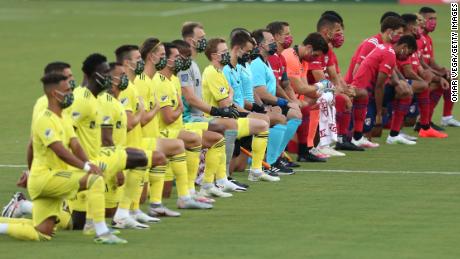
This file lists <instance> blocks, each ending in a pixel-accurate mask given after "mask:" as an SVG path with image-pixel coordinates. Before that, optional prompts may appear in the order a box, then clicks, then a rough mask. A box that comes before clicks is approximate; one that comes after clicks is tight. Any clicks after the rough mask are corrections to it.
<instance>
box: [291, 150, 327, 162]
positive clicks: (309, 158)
mask: <svg viewBox="0 0 460 259" xmlns="http://www.w3.org/2000/svg"><path fill="white" fill-rule="evenodd" d="M326 161H327V160H326V159H324V158H319V157H317V156H315V155H313V154H312V153H310V152H307V154H305V155H299V156H298V157H297V162H326Z"/></svg>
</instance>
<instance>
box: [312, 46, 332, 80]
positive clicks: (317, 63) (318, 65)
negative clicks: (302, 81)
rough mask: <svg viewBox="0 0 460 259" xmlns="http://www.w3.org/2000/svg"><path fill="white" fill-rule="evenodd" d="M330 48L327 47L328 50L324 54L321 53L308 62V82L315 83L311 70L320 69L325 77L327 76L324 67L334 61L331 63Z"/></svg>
mask: <svg viewBox="0 0 460 259" xmlns="http://www.w3.org/2000/svg"><path fill="white" fill-rule="evenodd" d="M331 56H332V49H331V48H329V51H328V52H327V53H326V54H325V55H321V56H319V57H317V58H315V59H314V60H312V61H310V62H308V73H307V79H308V83H309V84H314V83H317V81H316V80H315V77H314V76H313V74H312V71H313V70H322V71H323V72H324V74H325V75H326V78H327V77H328V75H327V73H326V68H327V67H329V66H333V65H334V63H332V59H331Z"/></svg>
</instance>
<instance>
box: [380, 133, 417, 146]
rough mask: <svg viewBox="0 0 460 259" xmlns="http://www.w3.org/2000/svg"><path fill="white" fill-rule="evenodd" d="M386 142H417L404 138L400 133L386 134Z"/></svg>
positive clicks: (411, 143)
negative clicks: (395, 134)
mask: <svg viewBox="0 0 460 259" xmlns="http://www.w3.org/2000/svg"><path fill="white" fill-rule="evenodd" d="M387 144H403V145H415V144H417V142H415V141H410V140H408V139H406V138H404V137H403V136H401V135H397V136H395V137H392V136H388V137H387Z"/></svg>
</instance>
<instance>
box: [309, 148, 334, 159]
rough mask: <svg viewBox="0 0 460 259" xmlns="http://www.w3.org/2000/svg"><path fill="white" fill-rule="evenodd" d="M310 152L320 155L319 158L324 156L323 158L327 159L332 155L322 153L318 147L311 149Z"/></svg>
mask: <svg viewBox="0 0 460 259" xmlns="http://www.w3.org/2000/svg"><path fill="white" fill-rule="evenodd" d="M308 152H310V154H312V155H314V156H316V157H318V158H323V159H326V158H329V157H331V156H330V155H326V154H323V153H321V151H320V150H319V149H317V148H316V147H314V148H312V149H310V150H309V151H308Z"/></svg>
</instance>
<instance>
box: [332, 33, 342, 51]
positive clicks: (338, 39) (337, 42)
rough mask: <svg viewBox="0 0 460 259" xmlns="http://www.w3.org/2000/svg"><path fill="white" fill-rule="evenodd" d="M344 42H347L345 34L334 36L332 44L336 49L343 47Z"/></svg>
mask: <svg viewBox="0 0 460 259" xmlns="http://www.w3.org/2000/svg"><path fill="white" fill-rule="evenodd" d="M344 42H345V35H343V33H336V34H334V37H332V40H331V44H332V46H333V47H334V48H340V47H342V45H343V43H344Z"/></svg>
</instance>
